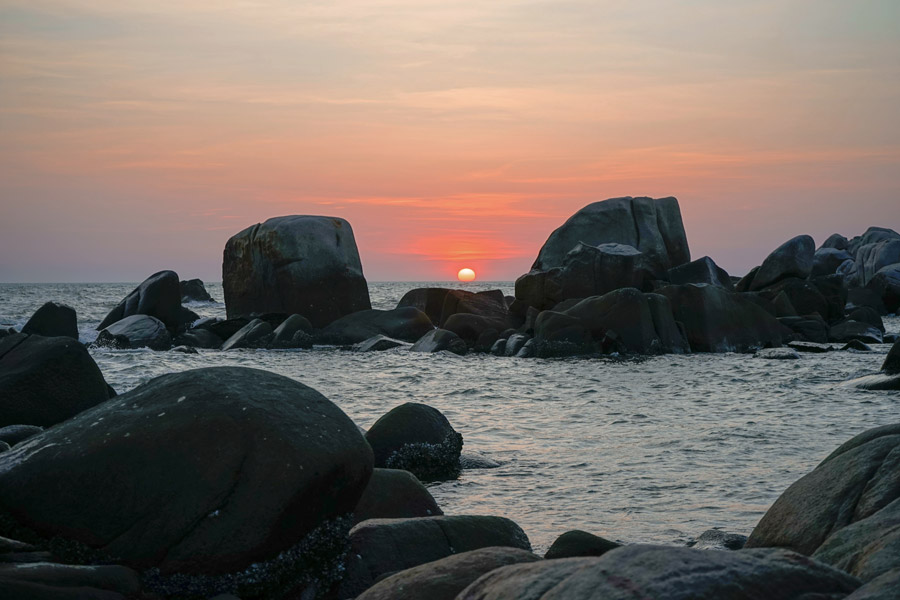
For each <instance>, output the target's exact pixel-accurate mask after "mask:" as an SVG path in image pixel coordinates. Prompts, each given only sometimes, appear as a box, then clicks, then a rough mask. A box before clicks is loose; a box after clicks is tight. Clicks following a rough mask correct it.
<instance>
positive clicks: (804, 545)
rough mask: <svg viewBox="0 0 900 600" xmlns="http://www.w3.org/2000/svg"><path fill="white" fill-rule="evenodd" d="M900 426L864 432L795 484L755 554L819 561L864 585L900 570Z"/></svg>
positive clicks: (752, 543) (754, 539)
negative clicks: (782, 552)
mask: <svg viewBox="0 0 900 600" xmlns="http://www.w3.org/2000/svg"><path fill="white" fill-rule="evenodd" d="M898 480H900V425H898V424H895V425H885V426H883V427H876V428H875V429H870V430H868V431H865V432H863V433H861V434H859V435H857V436H856V437H854V438H852V439H851V440H849V441H847V442H846V443H844V444H843V445H842V446H840V447H839V448H838V449H837V450H835V451H834V452H832V453H831V455H830V456H828V457H827V458H826V459H825V460H824V461H822V463H820V464H819V466H817V467H816V468H815V469H813V470H812V471H811V472H810V473H808V474H806V475H804V476H803V477H802V478H800V479H799V480H798V481H796V482H795V483H794V484H792V485H791V486H790V487H789V488H788V489H787V490H786V491H785V492H784V493H783V494H782V495H781V496H780V497H779V498H778V500H776V501H775V503H774V504H773V505H772V507H771V508H770V509H769V510H768V512H766V514H765V516H763V518H762V520H760V522H759V524H758V525H757V526H756V528H755V529H754V530H753V533H752V534H751V535H750V538H749V539H748V540H747V547H748V548H760V547H772V546H776V547H780V548H788V549H790V550H795V551H797V552H800V553H802V554H806V555H812V556H813V557H814V558H817V559H818V560H822V561H825V562H828V563H830V564H833V565H835V566H838V567H840V568H842V569H846V570H847V571H848V572H850V573H851V574H853V575H856V576H859V577H861V578H862V579H864V580H869V579H873V578H875V577H877V576H879V575H881V574H883V573H884V572H886V571H888V570H890V569H892V568H896V567H900V533H898V531H900V530H898V525H900V487H898V486H897V481H898Z"/></svg>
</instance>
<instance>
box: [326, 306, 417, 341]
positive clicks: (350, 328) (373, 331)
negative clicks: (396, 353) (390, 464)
mask: <svg viewBox="0 0 900 600" xmlns="http://www.w3.org/2000/svg"><path fill="white" fill-rule="evenodd" d="M431 331H434V325H432V323H431V319H429V318H428V315H426V314H425V313H423V312H422V311H420V310H419V309H417V308H413V307H411V306H407V307H403V308H394V309H392V310H377V309H369V310H363V311H360V312H355V313H353V314H349V315H347V316H344V317H341V318H340V319H338V320H336V321H334V322H333V323H331V324H330V325H328V326H327V327H325V328H324V329H323V330H322V331H321V332H319V334H318V335H317V336H316V339H317V341H319V342H320V343H323V344H337V345H349V344H358V343H360V342H363V341H365V340H367V339H369V338H370V337H372V336H376V335H384V336H387V337H390V338H394V339H397V340H401V341H404V342H415V341H416V340H418V339H419V338H421V337H422V336H423V335H425V334H426V333H428V332H431Z"/></svg>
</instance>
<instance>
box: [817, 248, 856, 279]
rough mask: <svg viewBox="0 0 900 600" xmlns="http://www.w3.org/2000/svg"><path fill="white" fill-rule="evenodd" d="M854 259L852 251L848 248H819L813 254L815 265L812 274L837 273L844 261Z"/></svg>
mask: <svg viewBox="0 0 900 600" xmlns="http://www.w3.org/2000/svg"><path fill="white" fill-rule="evenodd" d="M848 260H853V257H852V256H850V253H849V252H847V251H846V250H838V249H837V248H819V249H818V250H816V253H815V255H813V266H812V271H811V274H812V276H813V277H817V276H820V275H833V274H835V273H837V270H838V267H840V266H841V265H842V264H844V262H846V261H848Z"/></svg>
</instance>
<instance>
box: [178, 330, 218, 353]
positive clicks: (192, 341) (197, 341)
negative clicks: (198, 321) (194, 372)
mask: <svg viewBox="0 0 900 600" xmlns="http://www.w3.org/2000/svg"><path fill="white" fill-rule="evenodd" d="M173 344H175V345H177V346H188V347H190V348H205V349H207V350H211V349H215V348H221V347H222V338H220V337H219V336H217V335H216V334H214V333H213V332H212V331H210V330H209V329H204V328H194V329H190V330H188V331H185V332H184V333H182V334H181V335H179V336H178V337H177V338H175V340H174V341H173Z"/></svg>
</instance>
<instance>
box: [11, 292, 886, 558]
mask: <svg viewBox="0 0 900 600" xmlns="http://www.w3.org/2000/svg"><path fill="white" fill-rule="evenodd" d="M136 285H137V283H116V284H109V283H100V284H72V283H66V284H0V326H2V327H11V326H12V327H16V328H20V327H21V326H22V325H23V324H24V323H25V322H26V321H27V319H28V318H29V317H30V316H31V314H32V313H33V312H34V311H35V310H37V308H39V307H40V306H41V305H42V304H43V303H44V302H46V301H49V300H54V301H58V302H63V303H65V304H68V305H70V306H72V307H74V308H75V310H76V311H77V314H78V319H79V330H80V335H81V340H82V341H84V342H90V341H92V340H93V339H94V338H95V337H96V335H97V332H96V330H95V327H96V326H97V324H98V323H99V322H100V320H101V319H102V318H103V317H104V316H105V315H106V313H107V312H109V310H111V309H112V308H113V307H114V306H115V305H116V304H117V303H118V302H119V301H120V300H121V299H122V298H123V297H124V296H125V295H126V294H128V293H129V292H130V291H131V290H132V289H134V287H135V286H136ZM426 286H443V287H459V288H462V289H467V290H471V291H482V290H487V289H501V290H503V292H504V293H505V294H507V295H511V294H512V292H513V284H512V283H511V282H476V283H469V284H458V283H455V282H454V283H447V282H370V283H369V289H370V294H371V298H372V305H373V307H374V308H383V309H387V308H393V307H394V306H396V304H397V301H398V300H399V299H400V298H401V297H402V296H403V294H404V293H405V292H407V291H408V290H410V289H412V288H416V287H426ZM207 289H208V290H209V292H210V293H211V295H212V296H213V298H215V299H217V300H221V299H222V298H223V294H222V286H221V284H217V283H212V284H207ZM188 306H189V308H191V310H193V311H194V312H196V313H198V314H199V315H201V316H204V317H206V316H221V317H224V315H225V305H224V304H222V303H221V302H213V303H191V304H189V305H188ZM885 325H886V328H887V330H888V332H894V333H896V332H900V318H898V317H887V318H886V319H885ZM889 348H890V347H889V346H888V345H875V346H873V351H872V352H856V351H844V352H829V353H825V354H802V355H801V358H800V360H765V359H761V358H755V357H754V356H753V355H750V354H694V355H685V356H676V355H671V356H654V357H641V358H622V357H582V358H562V359H536V358H513V357H510V358H506V357H495V356H489V355H483V354H469V355H467V356H456V355H453V354H449V353H438V354H419V353H410V352H407V351H405V350H397V349H395V350H389V351H385V352H369V353H357V352H351V351H346V350H340V349H337V348H330V347H317V348H314V349H313V350H232V351H228V352H222V351H217V350H200V351H199V354H196V355H193V354H182V353H179V352H155V351H151V350H107V349H92V350H91V354H92V355H93V357H94V359H95V360H96V361H97V364H98V365H99V366H100V369H101V370H102V371H103V374H104V376H105V377H106V380H107V381H108V382H109V383H110V384H111V385H112V386H113V387H114V388H115V389H116V390H117V391H118V392H119V393H122V392H126V391H128V390H130V389H132V388H134V387H135V386H137V385H140V384H141V383H143V382H145V381H147V380H149V379H152V378H154V377H157V376H159V375H162V374H165V373H170V372H174V371H182V370H185V369H194V368H198V367H208V366H216V365H240V366H244V367H254V368H258V369H265V370H268V371H273V372H275V373H280V374H282V375H285V376H287V377H291V378H293V379H296V380H297V381H300V382H302V383H304V384H306V385H309V386H311V387H313V388H315V389H316V390H318V391H319V392H321V393H323V394H324V395H325V396H326V397H328V398H329V399H330V400H331V401H333V402H334V403H335V404H337V405H338V406H339V407H340V408H341V409H342V410H343V411H344V412H345V413H347V414H348V415H349V416H350V417H351V418H352V419H353V420H354V421H355V422H356V423H357V424H359V425H360V426H361V427H364V428H368V427H369V426H371V425H372V423H374V422H375V420H376V419H378V418H379V417H380V416H381V415H383V414H384V413H386V412H387V411H388V410H390V409H391V408H393V407H395V406H397V405H399V404H402V403H404V402H422V403H425V404H428V405H430V406H433V407H435V408H437V409H438V410H440V411H441V412H442V413H444V415H446V417H447V418H448V419H449V420H450V423H451V424H452V425H453V426H454V428H455V429H456V430H457V431H459V432H460V433H461V434H462V435H463V438H464V444H465V445H464V448H463V452H464V453H471V454H476V455H480V456H483V457H486V458H489V459H491V460H493V461H496V462H498V463H499V466H498V467H496V468H490V469H466V470H464V471H463V472H462V475H461V476H460V477H459V479H457V480H454V481H446V482H441V483H435V484H430V485H429V489H430V491H431V493H432V495H433V496H434V497H435V499H436V500H437V502H438V504H439V505H440V506H441V507H442V509H443V510H444V512H445V513H446V514H479V515H502V516H505V517H508V518H510V519H512V520H514V521H515V522H517V523H518V524H519V525H520V526H521V527H522V528H523V529H524V530H525V532H526V533H527V534H528V536H529V538H530V539H531V542H532V545H533V546H534V548H535V549H536V551H538V552H541V553H542V552H543V551H545V550H546V549H547V548H548V547H549V546H550V544H551V543H552V542H553V540H554V539H555V538H556V537H557V536H559V535H560V534H562V533H563V532H565V531H568V530H571V529H581V530H585V531H589V532H591V533H594V534H596V535H600V536H603V537H606V538H608V539H612V540H616V541H619V542H623V543H637V542H641V543H661V544H676V545H683V544H686V543H689V542H690V541H691V540H692V539H694V538H696V537H697V536H699V535H700V534H701V533H702V532H703V531H705V530H707V529H711V528H717V529H721V530H723V531H727V532H730V533H739V534H744V535H747V534H749V533H750V531H751V530H752V529H753V527H754V525H755V524H756V523H757V522H758V521H759V519H760V517H762V515H763V513H764V512H765V511H766V510H767V509H768V508H769V506H770V505H771V504H772V502H774V501H775V499H776V498H777V497H778V496H779V495H780V494H781V493H782V492H783V491H784V490H785V488H787V487H788V486H789V485H790V484H791V483H793V482H794V481H796V480H797V479H799V478H800V477H802V476H803V475H804V474H805V473H807V472H809V471H810V470H811V469H813V468H814V467H815V466H816V465H817V464H818V463H819V462H820V461H821V460H822V459H824V458H825V457H826V456H827V455H828V454H829V453H831V451H833V450H834V449H835V448H836V447H837V446H839V445H840V444H841V443H843V442H844V441H846V440H847V439H849V438H850V437H852V436H854V435H856V434H858V433H860V432H862V431H865V430H866V429H869V428H871V427H876V426H879V425H885V424H888V423H895V422H897V421H898V420H900V393H898V392H890V391H864V390H859V389H855V388H853V387H850V386H848V385H846V382H847V381H848V380H850V379H853V378H855V377H859V376H862V375H865V374H869V373H872V372H875V371H878V370H879V369H880V367H881V363H882V362H883V360H884V357H885V355H886V354H887V351H888V350H889Z"/></svg>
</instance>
